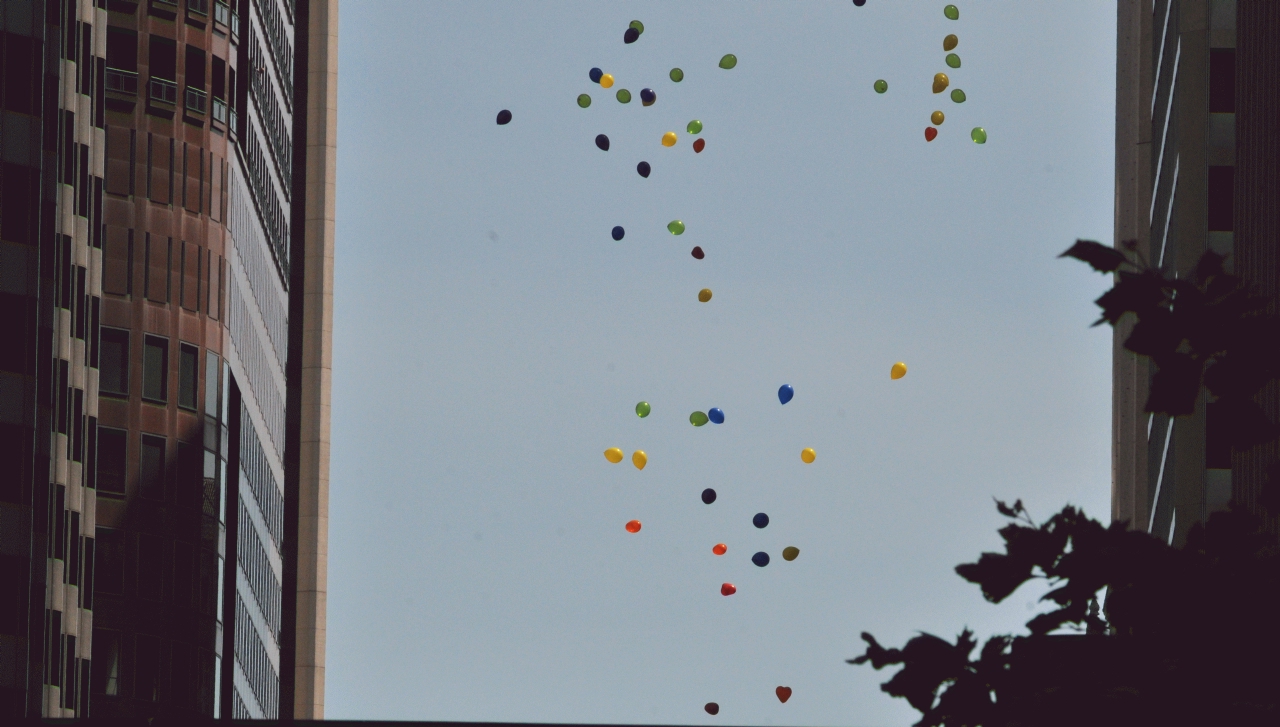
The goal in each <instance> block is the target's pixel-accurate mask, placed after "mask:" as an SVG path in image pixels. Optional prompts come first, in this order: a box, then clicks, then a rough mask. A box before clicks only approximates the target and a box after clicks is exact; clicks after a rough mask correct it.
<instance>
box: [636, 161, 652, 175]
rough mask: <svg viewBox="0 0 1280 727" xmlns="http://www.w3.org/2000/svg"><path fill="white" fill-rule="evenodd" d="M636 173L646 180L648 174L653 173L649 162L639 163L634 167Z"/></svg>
mask: <svg viewBox="0 0 1280 727" xmlns="http://www.w3.org/2000/svg"><path fill="white" fill-rule="evenodd" d="M636 171H637V172H639V173H640V176H642V177H644V178H645V179H648V178H649V172H651V171H653V168H652V167H650V166H649V162H640V163H639V164H637V165H636Z"/></svg>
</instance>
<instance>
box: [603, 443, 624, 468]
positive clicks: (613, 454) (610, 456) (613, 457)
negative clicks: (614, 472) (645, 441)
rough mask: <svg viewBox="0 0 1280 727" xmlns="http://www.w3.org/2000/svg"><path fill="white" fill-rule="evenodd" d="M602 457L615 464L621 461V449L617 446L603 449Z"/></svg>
mask: <svg viewBox="0 0 1280 727" xmlns="http://www.w3.org/2000/svg"><path fill="white" fill-rule="evenodd" d="M604 458H605V459H607V460H609V461H610V462H612V463H614V464H617V463H619V462H621V461H622V450H621V449H618V448H617V447H610V448H608V449H606V450H605V451H604Z"/></svg>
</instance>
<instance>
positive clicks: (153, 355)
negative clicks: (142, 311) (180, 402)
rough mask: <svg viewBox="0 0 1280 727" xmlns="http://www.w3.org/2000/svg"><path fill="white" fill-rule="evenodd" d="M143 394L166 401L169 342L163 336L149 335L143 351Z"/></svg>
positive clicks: (148, 397) (146, 396) (149, 397)
mask: <svg viewBox="0 0 1280 727" xmlns="http://www.w3.org/2000/svg"><path fill="white" fill-rule="evenodd" d="M142 356H143V359H142V396H143V397H145V398H147V399H154V400H155V401H164V400H165V397H166V394H167V393H168V392H166V391H165V380H166V379H167V378H168V376H167V375H166V374H167V373H168V368H169V342H168V341H166V340H165V339H163V338H157V337H155V336H147V340H146V346H144V347H143V352H142Z"/></svg>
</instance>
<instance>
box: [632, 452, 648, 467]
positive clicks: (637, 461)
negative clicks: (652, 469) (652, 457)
mask: <svg viewBox="0 0 1280 727" xmlns="http://www.w3.org/2000/svg"><path fill="white" fill-rule="evenodd" d="M631 464H633V465H635V466H636V469H638V470H642V469H644V466H645V465H647V464H649V455H647V454H645V453H644V450H643V449H637V450H636V451H635V454H633V455H631Z"/></svg>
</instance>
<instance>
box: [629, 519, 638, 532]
mask: <svg viewBox="0 0 1280 727" xmlns="http://www.w3.org/2000/svg"><path fill="white" fill-rule="evenodd" d="M627 532H628V533H638V532H640V521H639V520H632V521H630V522H628V523H627Z"/></svg>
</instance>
